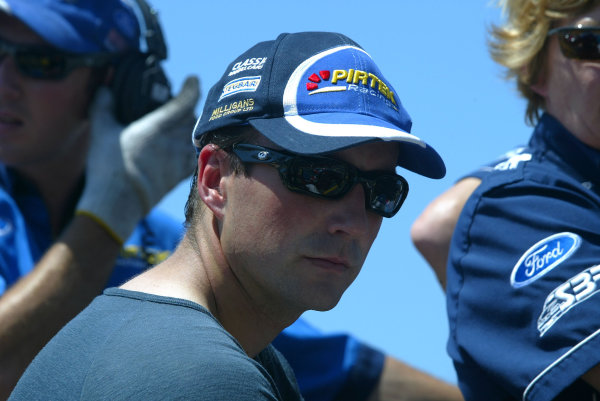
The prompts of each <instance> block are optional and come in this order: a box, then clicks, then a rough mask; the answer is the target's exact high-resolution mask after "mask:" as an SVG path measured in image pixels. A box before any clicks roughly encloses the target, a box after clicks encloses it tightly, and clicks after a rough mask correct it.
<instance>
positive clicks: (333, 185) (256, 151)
mask: <svg viewBox="0 0 600 401" xmlns="http://www.w3.org/2000/svg"><path fill="white" fill-rule="evenodd" d="M233 153H235V154H236V155H237V156H238V157H239V158H240V160H241V161H242V162H244V163H264V164H270V165H272V166H274V167H276V168H277V170H278V171H279V175H280V177H281V180H282V181H283V184H284V185H285V186H286V187H287V188H288V189H289V190H291V191H294V192H298V193H301V194H305V195H310V196H316V197H319V198H326V199H339V198H341V197H343V196H344V195H345V194H347V193H348V192H349V191H350V190H351V189H352V187H353V186H354V184H357V183H360V184H361V185H362V186H363V188H364V191H365V207H366V209H367V210H370V211H372V212H375V213H377V214H379V215H381V216H383V217H392V216H393V215H395V214H396V213H397V212H398V210H399V209H400V206H402V203H403V202H404V199H406V195H408V183H407V182H406V180H405V179H404V178H403V177H401V176H399V175H397V174H395V173H392V172H389V171H361V170H359V169H357V168H356V167H354V166H353V165H351V164H349V163H346V162H344V161H342V160H338V159H333V158H330V157H321V156H299V155H295V154H292V153H287V152H285V151H281V150H273V149H268V148H265V147H262V146H257V145H249V144H237V145H234V146H233Z"/></svg>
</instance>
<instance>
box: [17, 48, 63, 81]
mask: <svg viewBox="0 0 600 401" xmlns="http://www.w3.org/2000/svg"><path fill="white" fill-rule="evenodd" d="M16 61H17V65H18V66H19V69H20V70H21V72H23V74H25V75H27V76H29V77H32V78H38V79H58V78H62V77H63V76H64V75H65V72H66V59H65V57H64V55H62V54H60V53H53V54H52V53H48V54H44V53H36V52H31V51H21V52H18V53H17V54H16Z"/></svg>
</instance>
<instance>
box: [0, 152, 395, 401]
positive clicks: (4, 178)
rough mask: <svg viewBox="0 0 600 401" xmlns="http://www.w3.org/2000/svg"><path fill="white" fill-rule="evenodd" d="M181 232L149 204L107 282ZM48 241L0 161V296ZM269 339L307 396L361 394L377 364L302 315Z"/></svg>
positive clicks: (374, 353) (39, 217) (379, 356)
mask: <svg viewBox="0 0 600 401" xmlns="http://www.w3.org/2000/svg"><path fill="white" fill-rule="evenodd" d="M74 206H75V205H73V207H74ZM182 234H183V225H182V223H180V222H177V221H176V220H175V219H173V218H172V217H171V216H169V215H168V214H166V213H165V212H163V211H161V210H160V209H154V210H152V211H151V212H150V214H149V215H148V216H146V217H145V218H144V219H143V220H142V221H141V222H140V223H139V224H138V225H137V227H136V228H135V231H134V232H133V234H132V235H131V236H130V237H129V238H128V239H127V241H126V242H125V244H124V246H123V248H122V249H121V252H120V255H119V257H118V259H117V261H116V264H115V267H114V270H113V273H112V275H111V277H110V279H109V282H108V284H107V287H114V286H119V285H121V284H122V283H124V282H125V281H127V280H128V279H130V278H131V277H133V276H135V275H137V274H139V273H141V272H143V271H144V270H146V269H147V268H149V267H150V266H152V265H154V264H157V263H159V262H161V261H162V260H164V259H165V258H166V257H167V256H168V255H169V254H170V253H171V252H172V251H173V250H174V249H175V247H176V245H177V243H178V242H179V240H180V239H181V236H182ZM54 241H55V238H53V237H52V234H51V231H50V222H49V219H48V215H47V212H46V209H45V206H44V204H43V202H42V200H41V199H40V197H39V195H38V193H37V192H36V190H35V189H34V188H32V187H30V186H28V185H27V183H26V182H23V181H22V180H19V179H18V178H17V177H16V176H15V175H14V174H13V173H11V172H10V171H9V170H8V169H7V168H6V167H4V166H2V165H1V164H0V296H1V295H2V294H3V293H4V291H6V289H7V288H8V287H10V286H11V285H13V284H14V283H15V282H17V281H18V280H19V278H20V277H22V276H25V275H26V274H28V273H29V272H30V271H31V270H32V269H33V267H34V266H35V263H37V261H38V260H39V259H40V258H41V257H42V255H43V254H44V252H45V251H46V250H47V249H48V248H49V247H50V246H51V245H52V243H53V242H54ZM274 345H275V346H276V347H277V348H278V349H279V350H280V351H281V352H282V353H283V354H284V356H285V357H286V358H287V359H288V360H289V361H290V364H291V365H292V368H293V369H294V372H295V374H296V377H297V380H298V383H299V386H300V389H301V391H302V394H303V396H304V397H305V399H306V400H307V401H336V400H349V401H351V400H356V401H361V400H366V399H367V397H368V396H369V394H370V393H371V391H372V390H373V389H374V388H375V385H376V384H377V381H378V379H379V376H380V374H381V371H382V369H383V361H384V354H383V353H382V352H381V351H379V350H377V349H375V348H373V347H371V346H369V345H367V344H365V343H362V342H360V341H358V340H357V339H356V338H354V337H351V336H348V335H346V334H341V333H340V334H331V335H329V334H328V335H326V334H324V333H322V332H321V331H319V330H317V329H316V328H314V327H312V326H310V325H309V324H308V323H307V322H305V321H303V320H302V319H299V320H298V321H297V322H296V323H294V324H293V325H291V326H290V327H288V328H287V329H285V330H284V332H283V333H282V334H281V335H280V336H278V337H277V339H276V340H275V342H274Z"/></svg>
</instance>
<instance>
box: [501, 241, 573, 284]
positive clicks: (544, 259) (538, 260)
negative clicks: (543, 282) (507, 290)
mask: <svg viewBox="0 0 600 401" xmlns="http://www.w3.org/2000/svg"><path fill="white" fill-rule="evenodd" d="M580 244H581V237H580V236H579V235H577V234H573V233H568V232H564V233H559V234H554V235H551V236H550V237H547V238H544V239H543V240H541V241H540V242H538V243H537V244H535V245H534V246H532V247H531V248H529V249H528V250H527V252H525V254H524V255H523V256H521V259H519V261H518V262H517V264H516V265H515V267H514V268H513V271H512V274H511V275H510V284H511V285H512V286H513V287H514V288H519V287H523V286H524V285H527V284H530V283H531V282H533V281H535V280H537V279H538V278H540V277H542V276H543V275H544V274H546V273H548V272H549V271H550V270H552V269H554V268H555V267H556V266H558V265H559V264H561V263H562V262H563V261H565V260H566V259H567V258H569V256H571V254H573V252H575V251H576V250H577V248H579V245H580Z"/></svg>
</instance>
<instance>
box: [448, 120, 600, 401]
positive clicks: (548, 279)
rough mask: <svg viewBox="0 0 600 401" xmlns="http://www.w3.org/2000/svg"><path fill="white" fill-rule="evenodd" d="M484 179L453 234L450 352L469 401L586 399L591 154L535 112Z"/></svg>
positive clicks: (599, 286) (593, 251)
mask: <svg viewBox="0 0 600 401" xmlns="http://www.w3.org/2000/svg"><path fill="white" fill-rule="evenodd" d="M471 176H477V177H479V178H481V179H482V182H481V184H480V186H479V187H478V188H477V189H476V190H475V192H474V193H473V195H472V196H471V197H470V199H469V200H468V201H467V203H466V204H465V207H464V209H463V212H462V214H461V216H460V218H459V220H458V223H457V226H456V229H455V232H454V236H453V238H452V243H451V249H450V255H449V263H448V277H447V278H448V284H447V301H448V316H449V321H450V337H449V341H448V352H449V354H450V356H451V357H452V359H453V360H454V364H455V367H456V371H457V376H458V381H459V387H460V389H461V391H462V392H463V394H464V396H465V399H466V400H467V401H470V400H486V401H495V400H498V401H500V400H502V401H505V400H513V399H518V400H521V399H522V400H526V401H542V400H553V399H556V400H578V401H579V400H593V399H596V398H593V397H597V396H598V395H594V391H593V390H592V389H591V387H589V386H588V385H587V384H585V383H584V382H583V381H582V380H579V379H578V378H579V377H580V376H581V375H582V374H584V373H585V372H586V371H588V370H589V369H590V368H592V367H594V366H596V365H597V364H598V363H600V353H599V352H598V349H599V347H600V295H599V294H598V293H599V292H600V152H599V151H598V150H595V149H593V148H590V147H588V146H586V145H585V144H583V143H582V142H580V141H578V140H577V139H576V138H575V137H574V136H573V135H572V134H570V133H569V132H568V131H567V130H566V129H565V128H564V127H563V126H562V125H561V124H560V123H559V122H558V121H557V120H556V119H554V118H553V117H552V116H550V115H548V114H545V115H543V116H542V118H541V119H540V121H539V123H538V125H537V127H536V128H535V130H534V133H533V135H532V137H531V139H530V142H529V144H528V146H527V147H526V148H523V149H520V150H518V151H517V152H514V153H512V154H511V155H509V156H508V157H507V158H505V160H502V161H501V162H499V163H497V164H495V165H494V166H492V167H491V168H487V169H483V170H479V171H478V172H476V173H474V174H472V175H471Z"/></svg>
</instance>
